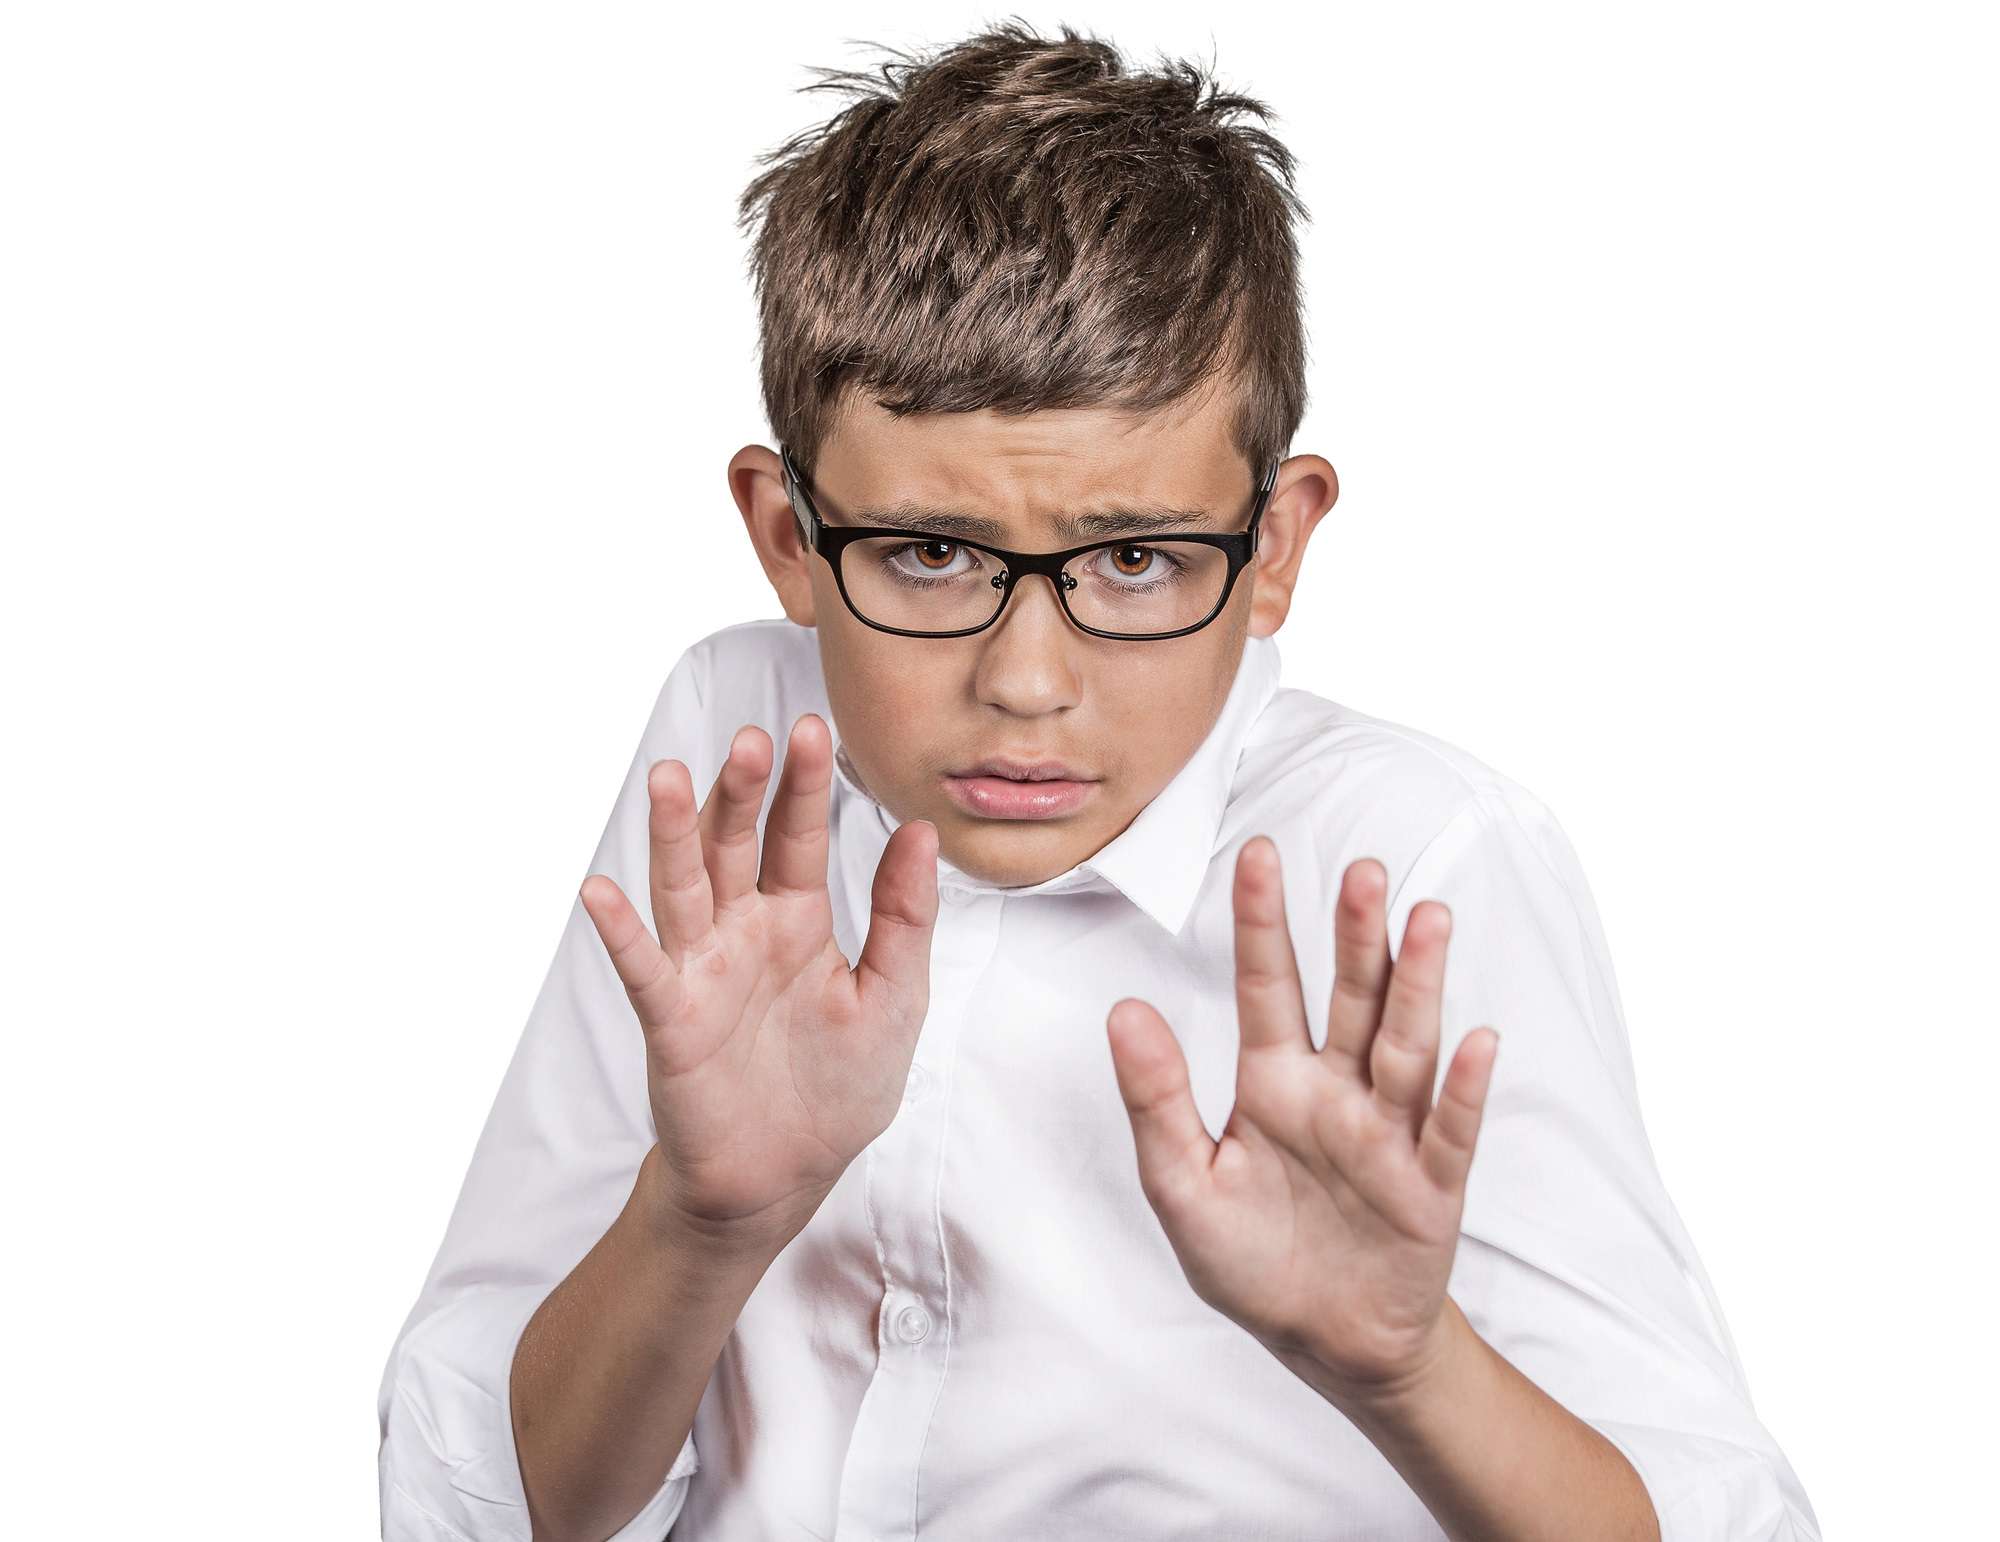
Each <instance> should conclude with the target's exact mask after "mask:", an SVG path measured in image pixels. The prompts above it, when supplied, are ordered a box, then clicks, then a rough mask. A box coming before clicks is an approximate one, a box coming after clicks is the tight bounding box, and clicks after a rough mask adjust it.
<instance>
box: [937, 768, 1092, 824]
mask: <svg viewBox="0 0 2000 1542" xmlns="http://www.w3.org/2000/svg"><path fill="white" fill-rule="evenodd" d="M1096 786H1097V783H1095V782H1083V781H1071V780H1068V779H1066V778H1062V777H1044V778H1039V779H1036V780H1032V781H1014V780H1010V779H1009V778H1007V777H1004V776H954V775H949V774H948V775H946V777H945V778H944V788H945V791H946V792H947V793H949V794H950V795H951V799H952V801H953V802H954V803H956V804H958V806H959V807H960V808H963V809H965V810H967V811H968V812H970V813H974V814H981V815H984V816H985V817H986V818H988V819H1060V818H1062V816H1063V815H1065V814H1073V813H1075V812H1076V811H1077V810H1078V809H1080V808H1082V807H1083V805H1084V802H1085V801H1086V800H1087V799H1088V798H1089V797H1090V795H1091V792H1092V791H1093V790H1094V789H1095V788H1096Z"/></svg>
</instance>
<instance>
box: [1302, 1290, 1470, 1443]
mask: <svg viewBox="0 0 2000 1542" xmlns="http://www.w3.org/2000/svg"><path fill="white" fill-rule="evenodd" d="M1478 1343H1479V1336H1478V1334H1477V1333H1476V1332H1475V1331H1474V1330H1473V1327H1472V1324H1471V1322H1469V1321H1468V1320H1467V1319H1466V1316H1465V1314H1464V1312H1462V1311H1460V1310H1459V1306H1458V1303H1457V1302H1456V1301H1454V1300H1452V1299H1451V1297H1450V1296H1449V1295H1447V1296H1446V1297H1445V1298H1444V1305H1443V1307H1442V1308H1441V1309H1440V1310H1439V1312H1438V1316H1437V1321H1436V1322H1435V1323H1433V1324H1432V1326H1431V1332H1430V1335H1429V1337H1428V1338H1427V1339H1426V1340H1425V1342H1424V1345H1423V1346H1422V1347H1421V1348H1420V1349H1419V1350H1418V1351H1417V1352H1416V1353H1415V1354H1413V1356H1412V1357H1411V1359H1410V1361H1409V1363H1408V1364H1407V1365H1405V1366H1403V1367H1401V1368H1400V1369H1399V1370H1397V1371H1396V1372H1395V1373H1394V1374H1392V1375H1385V1376H1380V1377H1372V1378H1366V1379H1357V1378H1354V1377H1350V1376H1345V1375H1343V1374H1341V1373H1340V1372H1338V1371H1336V1370H1334V1369H1333V1368H1332V1367H1331V1366H1330V1365H1329V1364H1328V1363H1327V1361H1326V1360H1324V1359H1322V1358H1319V1357H1317V1356H1315V1357H1312V1359H1311V1365H1310V1369H1309V1371H1303V1372H1301V1373H1300V1374H1301V1375H1303V1376H1304V1377H1305V1379H1306V1380H1307V1381H1308V1382H1309V1383H1311V1385H1312V1386H1313V1388H1314V1390H1316V1391H1317V1392H1319V1393H1320V1394H1321V1396H1323V1397H1325V1398H1326V1399H1327V1401H1328V1402H1330V1403H1332V1404H1333V1405H1334V1406H1335V1407H1337V1408H1339V1409H1340V1410H1341V1411H1342V1412H1343V1413H1345V1414H1347V1415H1348V1417H1349V1418H1350V1419H1351V1420H1352V1421H1353V1422H1354V1423H1356V1424H1357V1425H1368V1424H1376V1425H1379V1424H1382V1423H1384V1422H1386V1421H1390V1420H1402V1421H1408V1420H1410V1419H1413V1418H1415V1417H1416V1416H1417V1415H1418V1414H1419V1413H1420V1412H1421V1410H1422V1409H1423V1408H1424V1407H1425V1406H1426V1405H1428V1404H1430V1403H1432V1402H1434V1401H1436V1400H1437V1399H1438V1398H1440V1397H1449V1396H1451V1395H1452V1394H1451V1388H1452V1387H1453V1386H1455V1385H1462V1383H1463V1378H1464V1375H1465V1371H1466V1368H1467V1351H1468V1350H1469V1349H1471V1348H1473V1347H1475V1346H1476V1345H1477V1344H1478Z"/></svg>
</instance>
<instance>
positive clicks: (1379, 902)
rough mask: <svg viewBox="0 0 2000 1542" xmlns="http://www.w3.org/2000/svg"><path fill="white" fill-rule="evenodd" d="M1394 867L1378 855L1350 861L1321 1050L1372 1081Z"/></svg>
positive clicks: (1361, 1079)
mask: <svg viewBox="0 0 2000 1542" xmlns="http://www.w3.org/2000/svg"><path fill="white" fill-rule="evenodd" d="M1388 893H1389V870H1388V869H1387V868H1385V867H1384V866H1383V865H1382V864H1381V863H1380V862H1378V861H1376V860H1375V858H1373V857H1362V858H1360V859H1358V860H1356V861H1353V862H1350V863H1348V864H1347V870H1346V871H1345V872H1344V873H1342V874H1341V876H1340V895H1339V897H1338V898H1337V899H1336V900H1335V901H1334V906H1333V997H1332V999H1331V1000H1330V1001H1329V1002H1328V1003H1327V1008H1326V1048H1324V1049H1323V1050H1321V1051H1320V1056H1321V1058H1322V1059H1324V1060H1325V1061H1326V1062H1327V1063H1328V1065H1330V1066H1331V1067H1332V1068H1333V1069H1334V1070H1336V1071H1338V1072H1339V1073H1340V1074H1341V1075H1343V1076H1345V1077H1347V1078H1349V1079H1350V1080H1352V1081H1354V1082H1357V1083H1359V1084H1360V1085H1361V1086H1364V1087H1365V1086H1367V1085H1369V1075H1370V1073H1369V1070H1368V1047H1369V1045H1370V1044H1371V1043H1372V1042H1373V1040H1374V1038H1375V1028H1376V1025H1377V1024H1379V1023H1380V1022H1381V1021H1382V999H1383V997H1384V996H1385V995H1386V994H1387V992H1388V989H1389V930H1388V927H1387V925H1386V924H1385V922H1384V920H1383V910H1382V907H1383V904H1384V902H1385V900H1386V898H1387V896H1388Z"/></svg>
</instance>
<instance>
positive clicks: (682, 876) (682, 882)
mask: <svg viewBox="0 0 2000 1542" xmlns="http://www.w3.org/2000/svg"><path fill="white" fill-rule="evenodd" d="M646 797H647V799H648V801H649V803H650V812H649V813H648V814H647V816H646V845H647V853H648V855H647V861H646V866H647V876H646V885H647V890H648V892H649V893H650V895H651V898H652V904H653V929H654V931H656V932H658V933H659V938H660V950H661V951H662V952H663V953H665V954H666V955H667V957H668V959H670V960H671V961H672V963H673V966H674V968H675V970H676V971H678V970H679V969H681V968H682V967H683V965H685V964H686V962H687V956H688V954H689V953H690V952H692V951H693V950H694V949H696V948H699V947H702V946H704V945H705V944H706V943H707V941H708V938H709V934H710V933H711V932H713V931H714V930H715V902H714V901H713V900H712V899H710V898H709V892H708V869H707V868H706V867H705V866H703V865H702V859H701V827H700V826H699V825H698V824H697V823H696V820H695V808H694V780H693V778H691V777H690V776H689V775H688V768H687V767H686V766H685V765H683V764H681V762H680V761H678V760H656V761H654V762H653V764H652V765H651V766H650V767H648V768H647V771H646Z"/></svg>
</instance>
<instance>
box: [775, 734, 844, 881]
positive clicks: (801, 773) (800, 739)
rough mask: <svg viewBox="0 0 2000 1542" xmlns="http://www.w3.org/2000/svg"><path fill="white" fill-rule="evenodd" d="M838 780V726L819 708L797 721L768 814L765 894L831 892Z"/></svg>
mask: <svg viewBox="0 0 2000 1542" xmlns="http://www.w3.org/2000/svg"><path fill="white" fill-rule="evenodd" d="M832 785H833V731H832V730H831V729H829V728H828V727H827V726H826V720H825V719H824V718H822V717H820V716H819V714H818V713H815V712H808V713H807V714H806V715H805V716H803V717H801V718H800V719H799V720H798V721H797V722H796V723H794V724H792V733H791V738H790V739H789V741H787V743H786V746H785V769H784V774H783V775H781V776H780V777H779V778H778V790H777V792H776V793H775V794H774V795H773V796H772V799H771V812H770V813H769V814H767V815H766V816H765V817H764V866H763V871H762V872H761V873H760V874H759V876H758V879H757V887H758V888H760V889H762V890H763V891H764V892H765V893H766V894H771V895H779V894H813V893H815V892H817V893H819V894H822V895H824V894H825V893H826V859H827V823H826V819H827V815H826V801H827V789H828V788H829V787H831V786H832Z"/></svg>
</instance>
